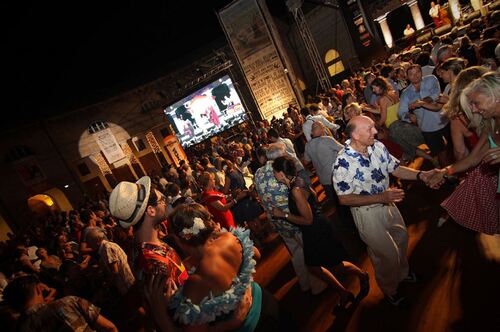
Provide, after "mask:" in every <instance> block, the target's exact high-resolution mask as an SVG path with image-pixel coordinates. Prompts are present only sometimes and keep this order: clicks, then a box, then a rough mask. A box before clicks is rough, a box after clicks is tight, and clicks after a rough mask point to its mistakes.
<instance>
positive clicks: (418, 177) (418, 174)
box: [417, 171, 422, 181]
mask: <svg viewBox="0 0 500 332" xmlns="http://www.w3.org/2000/svg"><path fill="white" fill-rule="evenodd" d="M420 174H422V171H419V172H418V173H417V180H419V181H422V179H421V178H420Z"/></svg>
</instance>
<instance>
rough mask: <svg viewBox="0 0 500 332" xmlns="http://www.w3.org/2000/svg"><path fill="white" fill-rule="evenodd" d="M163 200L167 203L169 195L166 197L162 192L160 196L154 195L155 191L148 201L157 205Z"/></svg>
mask: <svg viewBox="0 0 500 332" xmlns="http://www.w3.org/2000/svg"><path fill="white" fill-rule="evenodd" d="M162 202H163V203H164V204H167V197H165V195H163V194H160V198H158V197H157V196H156V195H153V193H151V195H150V198H149V201H148V205H151V206H157V205H158V204H160V203H162Z"/></svg>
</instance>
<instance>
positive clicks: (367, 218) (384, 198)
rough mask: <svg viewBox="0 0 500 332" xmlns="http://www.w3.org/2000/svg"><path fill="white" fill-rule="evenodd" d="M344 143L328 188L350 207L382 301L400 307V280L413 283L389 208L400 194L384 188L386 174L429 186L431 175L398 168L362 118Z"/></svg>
mask: <svg viewBox="0 0 500 332" xmlns="http://www.w3.org/2000/svg"><path fill="white" fill-rule="evenodd" d="M346 133H347V134H348V136H349V138H350V139H348V140H347V141H346V144H345V146H344V149H343V150H342V151H340V152H339V154H338V156H337V160H336V161H335V164H334V166H333V180H332V182H333V186H334V188H335V191H336V192H337V195H338V196H339V200H340V203H341V204H343V205H347V206H350V207H351V212H352V216H353V218H354V223H355V224H356V227H357V228H358V231H359V234H360V236H361V239H362V240H363V241H364V242H365V243H366V245H367V248H368V255H369V256H370V259H371V261H372V264H373V267H374V269H375V276H376V279H377V283H378V285H379V287H380V289H381V290H382V292H383V293H384V294H385V297H386V299H387V301H388V302H389V303H391V304H393V305H395V306H399V305H401V304H402V303H404V301H405V298H404V297H402V296H401V295H400V294H398V292H397V289H398V285H399V283H400V282H402V281H406V282H415V281H416V277H415V275H414V274H413V273H411V274H410V273H409V267H408V260H407V258H406V250H407V246H408V233H407V231H406V226H405V223H404V220H403V217H402V216H401V214H400V213H399V210H398V208H397V207H396V205H395V204H394V203H397V202H400V201H402V200H403V198H404V196H405V193H404V191H403V190H401V189H396V188H389V174H392V175H394V176H397V177H399V178H402V179H405V180H422V181H424V182H425V183H428V180H429V178H430V177H431V176H432V175H433V174H434V171H428V172H422V171H416V170H413V169H411V168H407V167H404V166H400V165H399V161H398V160H397V159H396V158H395V157H393V156H392V155H391V154H390V153H389V151H388V150H387V148H386V147H385V146H384V145H383V144H382V143H381V142H379V141H377V140H376V139H375V135H376V134H377V129H375V123H374V122H373V121H372V120H371V119H370V118H368V117H366V116H355V117H353V118H352V119H351V120H350V121H349V123H348V124H347V127H346Z"/></svg>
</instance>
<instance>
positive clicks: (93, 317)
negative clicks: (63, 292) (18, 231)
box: [4, 275, 118, 331]
mask: <svg viewBox="0 0 500 332" xmlns="http://www.w3.org/2000/svg"><path fill="white" fill-rule="evenodd" d="M47 291H48V288H47V286H45V285H44V284H42V283H40V282H39V280H38V278H37V277H36V276H33V275H26V276H21V277H18V278H16V279H14V280H13V281H12V282H11V283H9V284H8V285H7V287H6V288H5V291H4V299H5V302H6V303H7V304H9V305H11V306H12V307H13V308H15V309H16V310H18V311H19V312H20V313H22V315H21V316H20V318H19V321H18V322H17V324H16V325H17V328H18V330H19V331H92V330H97V329H99V330H102V331H118V329H117V328H116V326H115V325H114V324H113V323H112V322H111V321H109V320H108V319H107V318H105V317H104V316H102V315H101V314H100V313H99V312H100V309H99V308H98V307H96V306H94V305H93V304H92V303H90V302H88V301H87V300H84V299H82V298H79V297H77V296H66V297H63V298H61V299H59V300H55V301H47V298H46V296H45V295H46V292H47Z"/></svg>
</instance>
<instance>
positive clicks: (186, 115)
mask: <svg viewBox="0 0 500 332" xmlns="http://www.w3.org/2000/svg"><path fill="white" fill-rule="evenodd" d="M165 114H166V116H167V118H168V121H169V122H170V124H171V125H172V128H173V130H174V131H175V134H176V135H177V138H178V139H179V142H180V143H181V145H182V147H183V148H187V147H189V146H191V145H193V144H197V143H200V142H202V141H204V140H206V139H207V138H210V137H212V136H214V135H217V134H218V133H220V132H223V131H225V130H227V129H229V128H231V127H233V126H235V125H237V124H240V123H242V122H244V121H245V120H247V113H246V111H245V109H244V107H243V105H242V103H241V99H240V97H239V95H238V94H237V92H236V90H235V88H234V85H233V82H232V80H231V78H230V77H229V75H225V76H223V77H221V78H219V79H218V80H217V81H215V82H212V83H210V84H208V85H206V86H205V87H203V88H202V89H199V90H198V91H196V92H194V93H192V94H190V95H189V96H187V97H185V98H183V99H182V100H180V101H178V102H176V103H175V104H173V105H170V106H168V107H167V108H165Z"/></svg>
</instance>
